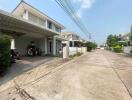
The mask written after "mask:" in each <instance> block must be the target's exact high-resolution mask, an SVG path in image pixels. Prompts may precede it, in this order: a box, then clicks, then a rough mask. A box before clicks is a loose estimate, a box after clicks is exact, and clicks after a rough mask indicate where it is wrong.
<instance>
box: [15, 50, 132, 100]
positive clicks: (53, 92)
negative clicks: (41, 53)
mask: <svg viewBox="0 0 132 100" xmlns="http://www.w3.org/2000/svg"><path fill="white" fill-rule="evenodd" d="M131 62H132V58H129V57H125V56H124V55H117V54H114V53H112V52H108V51H104V50H97V51H94V52H91V53H87V54H85V55H83V56H81V57H79V58H77V59H76V60H74V61H72V62H69V63H68V64H64V65H62V66H60V67H59V68H57V69H56V70H53V71H51V72H50V73H49V74H48V75H46V76H45V77H42V78H40V79H39V80H37V81H35V82H33V83H31V84H27V85H26V86H22V87H21V88H22V89H24V90H25V91H26V92H27V93H28V94H29V95H30V96H32V97H34V98H35V100H132V99H131V96H130V95H131V89H132V85H131V84H132V81H131V80H132V78H131V73H132V71H131V69H132V66H131V64H132V63H131ZM41 70H43V69H41ZM17 100H21V99H17Z"/></svg>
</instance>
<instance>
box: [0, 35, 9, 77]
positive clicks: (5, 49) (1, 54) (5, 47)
mask: <svg viewBox="0 0 132 100" xmlns="http://www.w3.org/2000/svg"><path fill="white" fill-rule="evenodd" d="M10 39H11V38H10V37H9V36H6V35H1V36H0V76H1V75H3V74H4V73H5V71H6V69H7V68H8V67H9V66H10V63H11V62H10V45H11V43H10Z"/></svg>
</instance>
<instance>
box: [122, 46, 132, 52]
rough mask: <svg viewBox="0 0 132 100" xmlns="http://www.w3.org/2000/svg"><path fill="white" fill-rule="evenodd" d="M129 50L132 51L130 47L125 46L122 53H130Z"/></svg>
mask: <svg viewBox="0 0 132 100" xmlns="http://www.w3.org/2000/svg"><path fill="white" fill-rule="evenodd" d="M131 50H132V46H125V47H124V48H123V51H124V53H130V52H131Z"/></svg>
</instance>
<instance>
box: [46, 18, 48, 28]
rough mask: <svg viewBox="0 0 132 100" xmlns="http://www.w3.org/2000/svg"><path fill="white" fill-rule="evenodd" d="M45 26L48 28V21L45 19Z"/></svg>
mask: <svg viewBox="0 0 132 100" xmlns="http://www.w3.org/2000/svg"><path fill="white" fill-rule="evenodd" d="M45 27H46V28H48V21H47V20H46V21H45Z"/></svg>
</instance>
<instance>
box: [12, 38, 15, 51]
mask: <svg viewBox="0 0 132 100" xmlns="http://www.w3.org/2000/svg"><path fill="white" fill-rule="evenodd" d="M15 48H16V47H15V39H11V49H13V50H14V49H15Z"/></svg>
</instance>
